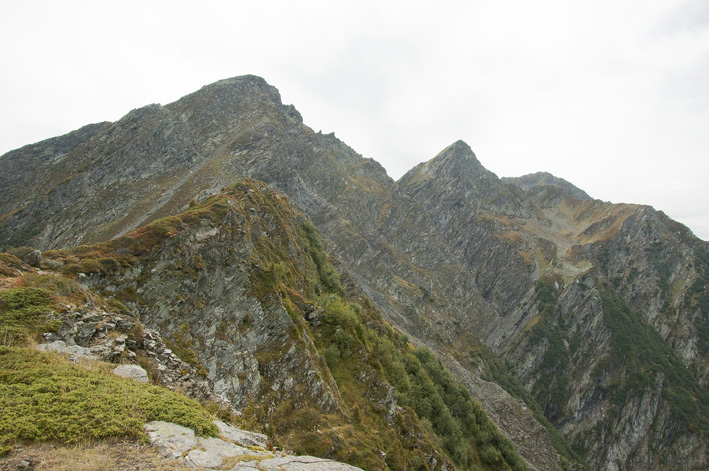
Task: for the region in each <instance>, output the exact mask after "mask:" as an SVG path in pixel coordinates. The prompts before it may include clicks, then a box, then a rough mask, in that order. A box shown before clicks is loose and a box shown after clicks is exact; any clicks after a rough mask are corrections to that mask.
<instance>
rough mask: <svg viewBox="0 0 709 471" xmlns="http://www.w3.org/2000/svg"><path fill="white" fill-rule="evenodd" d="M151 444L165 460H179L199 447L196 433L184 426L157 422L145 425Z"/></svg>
mask: <svg viewBox="0 0 709 471" xmlns="http://www.w3.org/2000/svg"><path fill="white" fill-rule="evenodd" d="M145 431H146V432H147V434H148V439H149V440H150V443H151V444H152V445H153V446H155V447H157V449H158V451H159V452H160V454H161V455H162V456H164V457H165V458H172V459H177V458H181V457H182V456H183V454H185V453H187V452H189V451H190V450H192V449H194V448H195V447H196V446H197V439H196V438H195V434H194V431H193V430H192V429H189V428H187V427H183V426H182V425H177V424H173V423H170V422H164V421H162V420H156V421H153V422H149V423H147V424H145Z"/></svg>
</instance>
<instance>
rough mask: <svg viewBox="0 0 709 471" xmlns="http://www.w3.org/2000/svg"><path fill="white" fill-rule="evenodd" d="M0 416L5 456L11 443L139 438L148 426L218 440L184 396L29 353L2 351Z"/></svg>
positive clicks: (205, 417)
mask: <svg viewBox="0 0 709 471" xmlns="http://www.w3.org/2000/svg"><path fill="white" fill-rule="evenodd" d="M0 410H2V411H3V413H2V416H0V446H2V447H3V449H4V450H5V451H8V450H9V449H10V443H12V442H13V441H14V440H30V441H49V440H54V441H59V442H62V443H76V442H79V441H82V440H89V439H100V438H107V437H135V438H141V437H143V425H144V424H145V423H146V422H150V421H152V420H165V421H168V422H174V423H178V424H181V425H184V426H186V427H190V428H192V429H194V430H195V431H196V432H197V433H198V434H200V435H203V436H216V435H217V430H216V427H215V426H214V425H213V424H212V423H211V418H210V416H209V414H207V412H206V411H205V410H204V409H202V408H201V407H200V406H199V404H197V403H196V402H194V401H192V400H190V399H187V398H185V397H184V396H181V395H179V394H177V393H173V392H171V391H169V390H167V389H165V388H161V387H158V386H152V385H146V384H142V383H138V382H136V381H132V380H128V379H124V378H119V377H116V376H113V375H111V374H108V373H103V372H100V371H91V370H88V369H86V368H83V367H82V366H80V365H76V364H74V363H72V362H69V361H67V360H65V359H63V358H62V357H61V356H60V355H56V354H47V353H40V352H37V351H34V350H32V349H28V348H17V347H0Z"/></svg>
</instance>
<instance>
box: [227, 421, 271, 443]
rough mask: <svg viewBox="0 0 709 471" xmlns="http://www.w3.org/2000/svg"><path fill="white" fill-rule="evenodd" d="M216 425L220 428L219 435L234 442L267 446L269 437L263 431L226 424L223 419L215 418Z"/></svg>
mask: <svg viewBox="0 0 709 471" xmlns="http://www.w3.org/2000/svg"><path fill="white" fill-rule="evenodd" d="M214 425H216V426H217V428H218V429H219V435H221V436H222V438H225V439H227V440H229V441H232V442H234V443H238V444H240V445H243V446H258V447H261V448H266V446H267V442H268V437H267V436H266V435H264V434H262V433H256V432H248V431H246V430H242V429H240V428H237V427H234V426H233V425H229V424H226V423H224V422H222V421H221V420H215V421H214Z"/></svg>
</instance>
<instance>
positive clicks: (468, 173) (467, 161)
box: [399, 140, 489, 185]
mask: <svg viewBox="0 0 709 471" xmlns="http://www.w3.org/2000/svg"><path fill="white" fill-rule="evenodd" d="M486 173H489V172H488V171H487V170H486V169H485V167H483V166H482V164H481V163H480V161H479V160H478V158H477V157H476V156H475V153H474V152H473V150H472V149H471V148H470V146H469V145H468V144H467V143H466V142H465V141H462V140H457V141H455V142H454V143H453V144H451V145H449V146H448V147H446V148H445V149H443V150H442V151H441V152H439V153H438V155H436V156H435V157H434V158H432V159H431V160H429V161H427V162H423V163H420V164H418V165H417V166H415V167H414V168H412V169H411V170H409V171H408V172H407V173H406V174H405V175H404V176H403V177H401V180H399V182H400V183H401V184H402V185H407V184H413V183H416V182H418V181H420V180H428V179H429V178H433V177H435V178H436V179H440V178H443V179H446V180H449V179H450V180H460V179H463V180H470V181H474V180H477V179H478V178H479V177H481V176H483V175H484V174H486Z"/></svg>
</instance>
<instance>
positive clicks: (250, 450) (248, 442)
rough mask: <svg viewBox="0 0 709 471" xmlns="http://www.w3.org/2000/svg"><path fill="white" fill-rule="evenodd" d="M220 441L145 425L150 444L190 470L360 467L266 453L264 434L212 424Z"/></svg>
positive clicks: (349, 470)
mask: <svg viewBox="0 0 709 471" xmlns="http://www.w3.org/2000/svg"><path fill="white" fill-rule="evenodd" d="M215 425H217V427H218V428H219V433H220V436H221V438H203V437H198V436H195V433H194V431H193V430H191V429H189V428H187V427H183V426H181V425H177V424H172V423H169V422H163V421H154V422H150V423H148V424H146V425H145V431H146V432H147V435H148V438H149V440H150V443H151V444H152V445H153V446H155V447H156V448H157V449H158V450H159V451H160V454H162V455H163V456H164V457H165V458H168V459H173V460H177V461H181V462H183V463H185V464H186V465H187V466H188V467H190V468H200V469H229V470H231V471H242V470H243V471H249V470H260V471H263V470H273V471H282V470H293V471H296V470H303V471H357V470H360V468H356V467H354V466H350V465H347V464H344V463H338V462H336V461H333V460H327V459H323V458H316V457H313V456H294V455H288V454H285V453H282V452H275V451H268V450H267V449H266V447H267V446H268V438H267V437H266V436H265V435H261V434H256V433H253V432H247V431H244V430H241V429H238V428H236V427H234V426H231V425H228V424H225V423H224V422H221V421H215Z"/></svg>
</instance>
